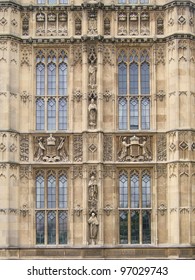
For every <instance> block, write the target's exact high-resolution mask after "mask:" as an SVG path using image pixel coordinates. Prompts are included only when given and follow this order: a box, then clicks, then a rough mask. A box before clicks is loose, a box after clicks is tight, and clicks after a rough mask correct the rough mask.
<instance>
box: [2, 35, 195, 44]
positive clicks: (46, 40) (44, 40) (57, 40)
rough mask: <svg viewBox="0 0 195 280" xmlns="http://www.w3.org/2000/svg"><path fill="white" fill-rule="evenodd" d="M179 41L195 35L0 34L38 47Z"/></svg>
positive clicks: (190, 38)
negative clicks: (60, 35)
mask: <svg viewBox="0 0 195 280" xmlns="http://www.w3.org/2000/svg"><path fill="white" fill-rule="evenodd" d="M177 39H178V40H179V39H185V40H187V39H188V40H195V35H193V34H192V33H191V34H190V33H188V34H186V33H185V34H183V33H175V34H172V35H169V36H163V37H131V36H128V37H125V36H124V37H122V36H121V37H120V36H117V37H108V36H101V35H97V36H87V35H86V36H80V37H77V36H73V37H63V38H62V37H41V38H40V37H39V38H32V37H30V38H29V37H27V38H24V36H23V38H21V37H18V36H14V35H11V34H0V40H15V41H18V42H21V43H23V44H38V45H40V44H41V45H46V44H64V43H66V44H75V43H78V44H79V43H83V42H89V41H91V42H102V43H110V44H114V43H122V44H129V43H132V44H140V43H143V44H154V43H166V42H168V41H171V40H177Z"/></svg>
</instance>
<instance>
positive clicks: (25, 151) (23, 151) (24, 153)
mask: <svg viewBox="0 0 195 280" xmlns="http://www.w3.org/2000/svg"><path fill="white" fill-rule="evenodd" d="M20 160H21V161H28V160H29V136H28V135H25V134H24V135H20Z"/></svg>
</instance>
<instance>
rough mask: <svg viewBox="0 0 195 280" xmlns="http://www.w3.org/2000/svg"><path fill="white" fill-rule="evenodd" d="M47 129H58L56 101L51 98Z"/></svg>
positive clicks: (48, 105) (48, 103) (48, 108)
mask: <svg viewBox="0 0 195 280" xmlns="http://www.w3.org/2000/svg"><path fill="white" fill-rule="evenodd" d="M47 129H48V130H55V129H56V101H55V99H54V98H50V99H49V100H48V102H47Z"/></svg>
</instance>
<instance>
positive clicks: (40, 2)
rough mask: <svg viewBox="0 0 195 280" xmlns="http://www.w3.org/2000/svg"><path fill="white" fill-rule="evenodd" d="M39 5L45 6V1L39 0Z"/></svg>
mask: <svg viewBox="0 0 195 280" xmlns="http://www.w3.org/2000/svg"><path fill="white" fill-rule="evenodd" d="M37 4H45V0H37Z"/></svg>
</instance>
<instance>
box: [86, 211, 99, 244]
mask: <svg viewBox="0 0 195 280" xmlns="http://www.w3.org/2000/svg"><path fill="white" fill-rule="evenodd" d="M88 224H89V239H90V241H89V243H90V244H91V245H95V244H96V239H97V234H98V226H99V222H98V219H97V216H96V213H95V212H94V211H92V212H91V215H90V218H89V219H88Z"/></svg>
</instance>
